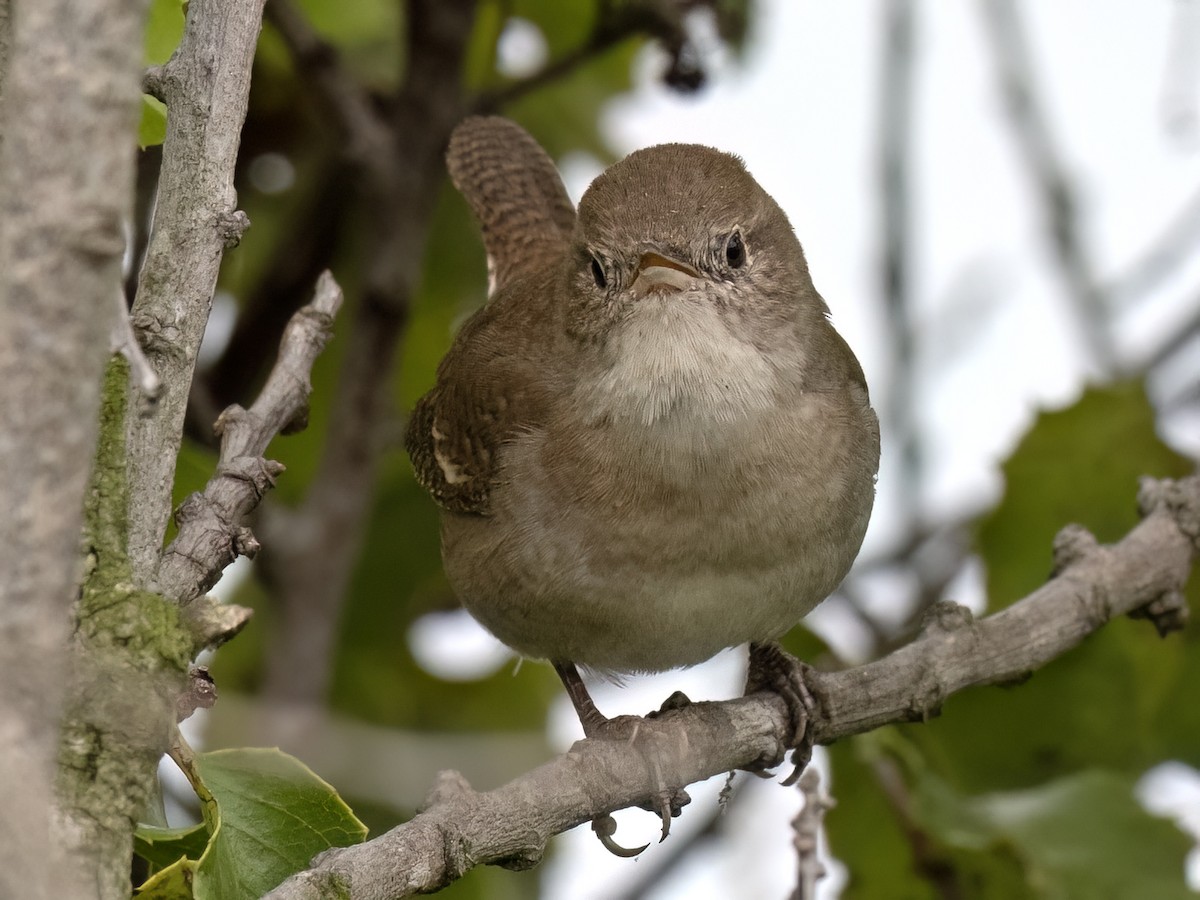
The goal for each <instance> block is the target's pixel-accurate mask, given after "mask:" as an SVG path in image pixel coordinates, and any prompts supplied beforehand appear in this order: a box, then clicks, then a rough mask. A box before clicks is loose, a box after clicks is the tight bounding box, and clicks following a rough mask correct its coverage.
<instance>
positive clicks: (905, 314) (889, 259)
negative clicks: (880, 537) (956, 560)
mask: <svg viewBox="0 0 1200 900" xmlns="http://www.w3.org/2000/svg"><path fill="white" fill-rule="evenodd" d="M914 20H915V10H914V7H913V2H912V0H889V2H888V4H887V7H886V13H885V26H884V29H885V41H884V54H883V65H882V76H883V83H882V90H881V91H880V100H879V115H880V141H879V147H880V150H879V179H880V183H881V185H880V186H881V188H882V190H881V197H882V202H883V209H882V216H881V222H880V226H881V230H882V245H883V259H882V266H881V273H880V274H881V292H882V295H883V300H884V307H885V310H886V312H887V318H888V327H887V331H888V334H889V335H890V337H891V342H892V347H891V351H892V359H891V373H890V377H889V378H888V379H887V384H888V386H889V387H888V390H889V393H888V396H887V397H886V402H885V407H884V408H885V409H886V420H887V425H888V426H889V427H890V429H891V432H892V434H893V446H895V447H897V448H898V449H897V450H896V451H894V452H897V453H898V454H899V456H900V464H901V467H902V471H901V474H900V476H899V477H898V478H897V479H896V482H897V483H898V484H899V485H900V487H901V490H902V491H904V496H903V498H902V500H901V502H899V503H898V504H897V507H898V508H899V509H902V510H905V511H906V515H908V516H913V515H916V514H917V511H918V510H919V507H920V504H919V499H920V492H921V476H922V460H921V447H920V443H919V434H918V431H917V427H916V423H917V416H916V414H915V408H914V404H915V396H914V393H913V388H914V383H913V382H914V377H915V372H916V364H917V360H916V353H917V347H916V335H915V334H914V331H913V309H912V296H911V295H912V285H911V277H910V274H909V269H910V264H911V262H912V246H911V245H912V234H913V231H912V223H911V221H910V216H911V203H910V200H909V197H910V175H911V165H910V161H909V158H910V156H911V152H912V123H913V115H912V105H913V68H914V53H913V33H914V31H915V21H914Z"/></svg>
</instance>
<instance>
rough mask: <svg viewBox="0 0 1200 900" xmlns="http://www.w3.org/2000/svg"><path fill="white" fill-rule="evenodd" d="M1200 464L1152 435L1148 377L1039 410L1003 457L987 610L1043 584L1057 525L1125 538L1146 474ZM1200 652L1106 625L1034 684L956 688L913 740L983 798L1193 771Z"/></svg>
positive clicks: (1197, 753)
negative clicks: (1073, 776) (1082, 781)
mask: <svg viewBox="0 0 1200 900" xmlns="http://www.w3.org/2000/svg"><path fill="white" fill-rule="evenodd" d="M1190 468H1191V464H1190V463H1189V462H1188V461H1187V460H1185V459H1184V458H1183V457H1181V456H1179V455H1178V454H1176V453H1174V452H1173V451H1171V450H1170V449H1169V448H1167V447H1166V446H1165V445H1164V444H1163V443H1162V442H1161V441H1160V440H1159V439H1158V437H1157V436H1156V434H1155V430H1154V410H1153V408H1152V407H1151V406H1150V404H1149V402H1148V401H1147V400H1146V397H1145V394H1144V392H1143V390H1142V387H1141V385H1140V383H1130V384H1124V385H1117V386H1113V387H1109V388H1102V389H1101V388H1097V389H1092V390H1089V391H1087V392H1086V393H1085V394H1084V396H1083V397H1082V398H1081V399H1080V400H1079V402H1078V403H1076V404H1075V405H1074V406H1072V407H1070V408H1069V409H1066V410H1062V411H1059V412H1052V413H1044V414H1043V415H1041V416H1040V417H1039V418H1038V420H1037V421H1036V423H1035V424H1034V426H1033V428H1032V429H1031V430H1030V432H1029V433H1028V434H1027V435H1026V436H1025V438H1024V439H1023V440H1022V441H1021V444H1020V446H1019V447H1018V448H1017V450H1016V451H1015V452H1014V453H1013V455H1012V457H1011V458H1010V459H1009V460H1008V461H1007V462H1006V463H1005V465H1004V474H1005V479H1006V482H1007V485H1006V490H1005V494H1004V499H1003V501H1002V502H1001V503H1000V505H999V507H997V509H996V510H995V511H994V512H993V513H992V514H991V515H990V516H989V517H988V518H987V519H986V520H985V521H984V523H983V525H982V526H981V528H980V531H979V548H980V551H981V553H982V555H983V558H984V561H985V563H986V565H987V569H988V594H989V602H990V606H991V607H992V608H996V607H998V606H1004V605H1007V604H1009V603H1011V602H1013V601H1014V600H1016V599H1019V598H1020V597H1021V596H1024V595H1025V594H1027V593H1029V592H1030V591H1032V590H1034V589H1036V588H1037V587H1039V586H1040V585H1041V584H1042V583H1043V582H1044V581H1045V579H1046V577H1047V575H1048V572H1049V568H1050V548H1051V545H1052V543H1053V540H1054V535H1055V533H1056V532H1057V531H1058V529H1059V528H1061V527H1062V526H1064V525H1066V524H1067V523H1069V522H1078V523H1080V524H1082V525H1084V526H1085V527H1087V528H1088V529H1090V530H1091V531H1092V532H1093V533H1094V534H1096V536H1097V537H1098V538H1099V539H1100V540H1101V541H1112V540H1115V539H1118V538H1120V537H1122V536H1123V535H1124V534H1125V533H1126V532H1127V531H1128V530H1129V529H1131V528H1132V527H1133V526H1134V525H1136V524H1137V511H1136V508H1135V503H1134V496H1135V492H1136V489H1137V479H1138V477H1139V476H1140V475H1143V474H1146V475H1152V476H1178V475H1182V474H1186V473H1187V472H1188V471H1190ZM1194 594H1195V592H1194V591H1193V598H1194ZM1193 604H1194V599H1193ZM1197 611H1198V612H1200V610H1197ZM1198 652H1200V636H1198V635H1197V634H1196V629H1190V630H1189V631H1188V632H1186V633H1184V634H1182V635H1179V634H1176V635H1171V636H1169V637H1168V638H1167V639H1165V640H1164V639H1161V638H1159V637H1158V635H1157V634H1156V633H1155V631H1154V629H1153V628H1152V627H1150V626H1149V625H1148V624H1147V623H1145V622H1135V621H1131V620H1128V619H1122V620H1119V621H1114V622H1110V623H1109V624H1107V625H1105V626H1104V628H1102V629H1101V630H1100V631H1099V632H1098V633H1096V634H1094V635H1092V636H1091V637H1089V638H1088V639H1087V640H1086V641H1084V643H1083V644H1082V645H1081V646H1079V647H1077V648H1075V649H1074V650H1072V651H1070V652H1069V653H1067V654H1065V655H1063V656H1062V657H1060V658H1059V659H1056V660H1054V661H1053V662H1052V663H1050V664H1049V665H1048V666H1046V667H1044V668H1042V669H1039V670H1038V671H1036V672H1034V673H1033V674H1032V677H1031V678H1030V679H1029V680H1028V681H1027V682H1025V683H1022V684H1019V685H1015V686H1013V687H1011V688H995V687H992V688H976V689H973V690H969V691H964V692H963V693H961V694H956V695H955V696H953V697H951V698H950V699H949V700H948V701H947V702H946V704H945V706H944V708H943V711H942V716H941V718H939V719H937V720H935V721H933V722H931V723H930V724H929V725H927V726H923V727H920V728H917V729H914V730H913V731H912V738H913V740H914V741H916V742H918V743H919V744H920V745H921V746H922V747H923V748H924V750H925V752H926V754H927V755H928V758H929V759H930V760H931V761H932V762H933V763H934V764H935V768H936V770H937V771H938V772H939V774H941V775H942V777H944V778H947V779H949V780H950V781H951V783H953V784H954V786H955V787H956V788H958V789H960V790H964V791H971V792H977V793H981V792H985V791H994V790H1012V789H1016V788H1022V787H1030V786H1033V785H1037V784H1041V783H1043V782H1045V781H1047V780H1049V779H1053V778H1059V777H1062V776H1065V775H1068V774H1070V773H1073V772H1076V771H1079V770H1081V769H1085V768H1090V767H1094V766H1101V767H1104V768H1108V769H1113V770H1116V771H1121V772H1125V773H1127V774H1130V775H1135V774H1140V773H1141V772H1143V771H1145V770H1146V769H1147V768H1149V767H1150V766H1152V765H1154V764H1155V763H1157V762H1159V761H1161V760H1163V759H1166V758H1172V757H1175V758H1179V759H1181V760H1183V761H1185V762H1188V763H1190V764H1192V765H1196V764H1197V763H1198V762H1200V710H1197V709H1195V707H1197V704H1195V703H1192V702H1189V701H1188V700H1186V699H1185V698H1186V697H1187V696H1188V695H1189V692H1191V691H1194V689H1195V687H1194V686H1195V684H1196V683H1197V681H1196V679H1197V678H1200V665H1198V664H1197V663H1196V659H1197V657H1198Z"/></svg>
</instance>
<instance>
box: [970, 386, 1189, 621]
mask: <svg viewBox="0 0 1200 900" xmlns="http://www.w3.org/2000/svg"><path fill="white" fill-rule="evenodd" d="M1191 469H1192V463H1191V462H1190V461H1189V460H1187V459H1186V458H1185V457H1183V456H1181V455H1179V454H1178V453H1175V452H1174V451H1173V450H1171V449H1170V448H1169V447H1167V446H1166V444H1164V443H1163V442H1162V441H1161V440H1160V439H1159V437H1158V434H1157V431H1156V425H1155V412H1154V407H1153V406H1151V405H1150V401H1149V400H1147V399H1146V393H1145V389H1144V387H1143V385H1142V383H1141V382H1140V381H1130V382H1125V383H1123V384H1117V385H1112V386H1109V387H1103V388H1091V389H1089V390H1088V391H1086V392H1085V393H1084V395H1083V396H1082V397H1081V398H1080V399H1079V401H1078V402H1077V403H1075V404H1074V405H1073V406H1070V407H1068V408H1066V409H1063V410H1058V411H1056V412H1044V413H1042V414H1041V415H1040V416H1039V417H1038V419H1037V421H1036V422H1035V423H1034V425H1033V427H1032V428H1031V429H1030V430H1029V432H1028V433H1027V434H1026V435H1025V437H1024V438H1023V439H1022V440H1021V443H1020V445H1019V446H1018V447H1017V449H1016V450H1015V451H1014V452H1013V454H1012V456H1010V457H1009V459H1008V461H1007V462H1005V463H1004V481H1005V492H1004V499H1003V500H1002V501H1001V503H1000V505H999V506H998V507H997V508H996V509H995V511H994V512H993V513H992V514H991V515H990V516H988V517H987V518H986V519H985V520H984V521H983V523H982V525H981V526H980V529H979V549H980V551H981V552H982V554H983V557H984V561H985V563H986V564H987V589H988V603H989V608H990V609H993V610H995V609H999V608H1002V607H1004V606H1008V605H1009V604H1010V603H1013V602H1014V601H1016V600H1019V599H1020V598H1021V597H1024V596H1025V595H1026V594H1028V593H1029V592H1031V591H1033V590H1035V589H1037V588H1038V587H1040V586H1041V584H1042V583H1043V582H1044V581H1045V580H1046V575H1047V573H1048V571H1049V569H1050V547H1051V543H1052V541H1053V540H1054V535H1055V534H1056V533H1057V532H1058V530H1059V529H1060V528H1062V527H1063V526H1064V525H1066V524H1068V523H1070V522H1078V523H1079V524H1081V525H1083V526H1084V527H1086V528H1088V529H1089V530H1090V531H1091V532H1092V533H1093V534H1095V535H1096V537H1097V538H1098V539H1099V540H1100V541H1101V542H1105V541H1114V540H1117V539H1119V538H1120V537H1122V536H1123V535H1124V534H1125V533H1126V532H1127V531H1128V530H1129V529H1130V528H1132V527H1133V526H1134V525H1136V524H1137V509H1136V506H1135V504H1134V493H1135V491H1136V489H1137V480H1138V478H1139V477H1140V476H1142V475H1151V476H1154V477H1182V476H1184V475H1186V474H1188V473H1189V472H1190V471H1191Z"/></svg>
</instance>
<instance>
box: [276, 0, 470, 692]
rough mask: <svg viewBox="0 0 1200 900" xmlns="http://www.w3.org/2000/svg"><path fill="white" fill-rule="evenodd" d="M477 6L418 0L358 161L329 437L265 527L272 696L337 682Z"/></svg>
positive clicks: (465, 1) (462, 0)
mask: <svg viewBox="0 0 1200 900" xmlns="http://www.w3.org/2000/svg"><path fill="white" fill-rule="evenodd" d="M272 2H274V0H272ZM474 11H475V2H474V0H411V2H410V3H409V4H408V13H409V15H408V20H407V25H408V27H407V30H406V50H407V62H408V67H407V75H406V80H405V83H404V87H403V88H402V90H401V91H400V93H399V94H398V95H397V96H396V97H395V98H390V99H389V100H388V101H387V102H386V103H384V104H383V105H384V106H385V107H386V108H388V109H389V110H390V116H389V117H388V118H387V119H386V120H384V121H385V123H386V125H387V128H388V142H387V143H386V144H383V145H379V146H377V147H376V150H377V151H378V152H375V153H373V154H372V156H371V157H370V158H369V159H366V160H356V162H358V163H359V165H358V166H357V171H356V173H355V174H356V175H357V181H356V184H355V190H356V193H357V198H356V199H357V200H358V201H359V202H360V203H361V204H362V207H363V211H364V216H365V220H366V221H367V222H368V223H369V224H368V226H367V228H366V233H367V235H368V240H367V245H366V246H365V248H364V250H363V252H364V258H363V262H362V265H361V267H360V269H361V275H362V277H361V285H362V288H361V289H362V297H361V302H360V303H359V304H358V305H357V307H356V317H355V319H354V321H353V322H352V323H351V325H350V328H349V334H348V348H347V350H346V352H345V354H344V355H343V362H342V369H341V372H340V373H339V379H338V387H337V397H336V399H335V401H334V404H333V420H332V422H331V423H330V427H329V431H328V439H327V441H326V445H325V447H324V449H323V451H322V457H321V463H320V468H319V470H318V472H317V474H316V476H315V477H314V479H313V482H312V487H311V488H310V490H309V492H308V495H307V496H306V497H305V498H304V501H303V503H302V504H301V505H300V506H299V507H297V508H296V509H294V510H283V509H281V508H280V507H279V506H276V505H271V506H268V507H267V508H266V509H264V511H263V512H264V516H263V517H262V519H261V520H260V525H259V530H260V532H261V533H262V534H263V536H264V539H265V541H266V542H267V544H268V546H269V553H267V554H264V556H263V559H262V561H261V564H262V571H264V572H266V573H268V575H269V577H270V579H271V581H272V584H273V585H274V586H275V588H276V596H277V597H278V599H279V619H278V620H277V621H278V628H277V630H276V633H275V634H274V635H273V636H272V637H273V640H272V643H271V645H270V647H269V648H268V657H267V674H266V678H265V682H264V693H265V694H266V695H267V696H269V697H271V698H273V699H277V700H278V699H287V700H289V701H293V702H296V701H300V702H303V701H314V700H318V699H321V698H323V697H324V695H325V691H326V688H327V686H328V679H329V672H330V666H331V660H332V650H331V648H332V646H333V641H334V639H335V636H336V634H337V628H338V622H339V619H340V608H341V604H342V601H343V599H344V597H345V594H346V586H347V584H348V583H349V580H350V575H351V572H352V570H353V566H354V564H355V562H356V561H357V560H358V557H359V549H360V547H361V542H362V536H363V533H364V528H365V523H366V518H367V514H368V512H369V510H370V504H371V503H372V502H373V500H374V497H373V488H374V485H375V468H376V463H377V460H378V459H379V456H380V453H381V451H382V450H383V449H384V447H385V446H386V445H387V442H388V440H389V437H390V434H391V433H392V432H396V431H398V429H397V428H396V425H395V422H396V419H395V416H394V414H393V413H392V410H391V404H392V397H391V388H390V384H391V381H390V378H389V375H388V373H389V372H391V370H392V367H393V366H394V365H395V359H396V351H397V347H398V344H399V342H400V339H401V338H402V336H403V334H404V330H405V327H406V326H407V323H408V309H409V304H410V301H411V298H412V296H413V294H414V292H415V291H416V286H417V284H418V280H419V278H420V274H421V271H422V265H423V263H424V256H425V244H426V239H427V237H428V229H429V221H430V217H431V215H432V213H433V208H434V203H435V201H436V198H437V195H438V191H439V189H440V187H441V185H442V183H443V179H444V177H445V171H444V166H443V163H442V153H443V151H444V149H445V145H446V141H447V140H448V138H449V134H450V130H451V129H452V128H453V126H454V125H455V123H457V122H458V120H459V119H460V118H461V116H462V114H463V112H464V111H465V103H464V100H463V86H462V83H461V80H460V78H461V73H462V71H463V59H464V55H465V53H466V50H467V43H468V41H469V39H470V35H471V29H472V26H473V24H474ZM336 62H337V61H336V58H333V61H332V62H331V64H335V63H336ZM314 87H318V88H319V83H317V82H314Z"/></svg>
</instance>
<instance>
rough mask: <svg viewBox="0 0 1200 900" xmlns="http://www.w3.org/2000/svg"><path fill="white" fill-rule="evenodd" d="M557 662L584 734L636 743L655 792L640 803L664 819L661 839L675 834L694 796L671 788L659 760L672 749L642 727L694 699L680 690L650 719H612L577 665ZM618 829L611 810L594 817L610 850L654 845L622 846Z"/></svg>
mask: <svg viewBox="0 0 1200 900" xmlns="http://www.w3.org/2000/svg"><path fill="white" fill-rule="evenodd" d="M553 665H554V670H555V671H556V672H557V673H558V676H559V678H561V679H562V683H563V686H564V687H565V688H566V689H567V696H568V697H570V698H571V703H572V705H573V706H574V707H575V712H576V713H577V714H578V715H579V723H580V724H581V725H582V726H583V733H584V734H585V735H586V736H587V737H588V738H589V739H593V738H594V739H597V740H608V741H624V742H626V743H629V744H633V745H635V746H636V747H637V749H638V752H639V753H640V754H641V755H642V758H643V759H645V760H646V764H647V766H648V767H649V769H650V774H651V777H652V778H653V779H654V785H655V792H654V796H653V798H652V799H651V800H648V801H646V802H645V803H643V804H639V806H640V807H641V808H642V809H645V810H647V811H649V812H657V813H658V815H659V817H660V818H661V819H662V837H661V838H659V841H660V842H661V841H665V840H666V839H667V835H668V834H670V833H671V819H672V818H674V817H675V816H678V815H679V813H680V811H681V810H682V809H683V807H685V806H687V804H689V803H690V802H691V800H692V798H691V797H689V796H688V793H687V791H685V790H684V789H683V788H682V787H671V786H669V785H668V784H667V781H666V778H665V777H664V776H663V771H662V765H661V763H660V762H659V760H660V759H661V758H662V757H663V756H664V755H666V752H667V750H668V749H669V748H665V747H662V746H661V745H660V742H661V741H662V739H663V737H662V735H661V734H659V733H658V732H657V731H656V730H654V729H647V728H643V727H642V726H643V725H645V723H646V720H647V719H655V718H658V717H659V716H663V715H666V714H668V713H670V712H673V711H674V710H677V709H682V708H683V707H685V706H687V705H689V704H690V703H691V702H692V701H691V700H689V699H688V698H687V696H686V695H685V694H683V693H681V692H680V691H676V692H675V693H674V694H672V695H671V696H670V697H668V698H667V699H666V701H665V702H664V703H663V705H662V706H660V707H659V708H658V710H657V711H655V712H652V713H650V714H649V715H647V716H646V718H642V717H641V716H617V717H616V718H614V719H610V718H608V717H607V716H605V715H604V714H603V713H601V712H600V710H598V709H597V708H596V704H595V703H594V702H593V701H592V698H591V695H590V694H589V693H588V690H587V687H586V685H584V683H583V679H582V678H580V677H579V671H578V669H576V668H575V666H574V664H572V663H569V662H564V661H555V662H554V663H553ZM616 829H617V823H616V822H615V821H614V820H613V818H612V816H610V815H608V814H607V813H606V814H604V815H602V816H597V817H596V818H595V819H593V820H592V830H593V831H594V832H596V836H597V837H598V838H600V842H601V843H602V844H604V846H605V848H607V849H608V850H609V852H611V853H614V854H616V855H617V856H637V855H638V854H639V853H641V852H642V851H643V850H645V849H646V847H649V846H650V845H649V844H646V845H645V846H643V847H638V848H627V847H622V846H621V845H620V844H618V843H617V842H616V841H615V840H614V839H613V834H614V833H615V832H616Z"/></svg>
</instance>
